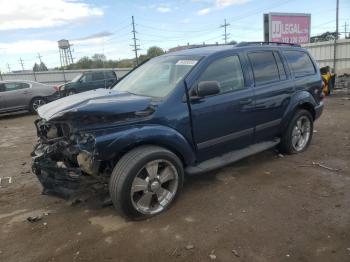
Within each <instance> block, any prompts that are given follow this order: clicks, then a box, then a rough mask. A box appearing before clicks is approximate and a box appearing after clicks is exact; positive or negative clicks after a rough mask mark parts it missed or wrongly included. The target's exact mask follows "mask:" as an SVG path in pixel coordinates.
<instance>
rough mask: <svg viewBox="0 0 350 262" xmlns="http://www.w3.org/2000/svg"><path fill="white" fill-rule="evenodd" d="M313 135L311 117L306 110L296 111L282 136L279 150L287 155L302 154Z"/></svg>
mask: <svg viewBox="0 0 350 262" xmlns="http://www.w3.org/2000/svg"><path fill="white" fill-rule="evenodd" d="M312 134H313V117H312V115H311V114H310V112H309V111H307V110H304V109H302V110H298V111H297V112H296V113H295V115H294V117H293V118H292V120H291V121H290V122H289V125H288V127H287V129H286V131H285V133H284V134H283V137H282V141H281V144H280V149H281V151H282V152H284V153H287V154H295V153H300V152H303V151H305V150H306V149H307V147H308V146H309V144H310V142H311V139H312Z"/></svg>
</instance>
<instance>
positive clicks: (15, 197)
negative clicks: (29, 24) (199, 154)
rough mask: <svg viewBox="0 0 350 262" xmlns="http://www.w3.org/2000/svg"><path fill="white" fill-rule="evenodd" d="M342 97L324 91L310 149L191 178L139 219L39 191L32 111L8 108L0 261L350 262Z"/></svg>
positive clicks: (349, 148) (348, 125)
mask: <svg viewBox="0 0 350 262" xmlns="http://www.w3.org/2000/svg"><path fill="white" fill-rule="evenodd" d="M345 96H349V95H345V94H341V93H338V94H337V95H334V96H333V97H331V98H327V100H326V109H325V112H324V114H323V115H322V117H321V119H320V120H318V121H317V122H316V124H315V133H314V138H313V141H312V144H311V146H310V148H309V149H308V151H306V152H305V153H303V154H299V155H293V156H284V157H280V156H278V154H277V153H276V152H275V151H274V150H271V151H268V152H264V153H261V154H259V155H256V156H253V157H250V158H248V159H245V160H243V161H240V162H238V163H236V164H234V165H232V166H229V167H226V168H224V169H221V170H219V171H217V172H213V173H211V174H206V175H202V176H197V177H190V178H187V180H186V183H185V188H184V190H183V194H182V195H181V197H180V198H179V199H178V201H177V202H176V203H175V205H174V206H173V207H172V208H171V209H170V210H169V211H167V212H166V213H164V214H162V215H159V216H157V217H154V218H152V219H150V220H147V221H142V222H130V221H125V220H124V219H123V218H121V217H120V216H119V214H118V213H117V212H116V211H115V210H114V209H113V207H111V206H109V207H101V206H99V205H97V204H96V203H95V202H94V201H93V200H89V201H87V202H85V203H80V204H77V205H73V206H72V205H70V204H69V203H68V202H66V201H64V200H60V199H56V198H54V197H49V196H45V195H41V187H40V185H39V183H38V181H37V180H36V178H35V177H34V175H33V174H31V173H30V171H29V170H30V161H31V160H30V156H29V153H30V152H31V149H32V146H33V144H34V143H35V140H36V138H35V130H34V126H33V124H32V123H33V120H34V119H35V117H34V116H31V115H27V114H16V115H10V116H2V117H1V118H0V134H1V136H0V170H1V171H0V177H12V183H11V184H8V183H7V182H6V181H3V183H2V187H1V188H0V261H6V262H10V261H13V262H18V261H35V262H38V261H136V260H137V261H210V260H211V259H214V258H215V257H216V261H269V262H270V261H327V262H328V261H350V101H349V100H346V99H345ZM313 162H315V163H323V164H324V165H326V166H328V167H331V168H334V169H339V170H337V171H332V170H328V169H326V168H323V167H320V166H315V165H313V164H312V163H313ZM45 213H46V215H44V216H43V219H42V220H41V221H38V222H35V223H30V222H28V221H26V218H27V217H28V216H30V215H37V214H39V215H40V214H45ZM209 255H211V257H210V256H209Z"/></svg>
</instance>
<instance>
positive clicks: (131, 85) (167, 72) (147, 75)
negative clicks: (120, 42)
mask: <svg viewBox="0 0 350 262" xmlns="http://www.w3.org/2000/svg"><path fill="white" fill-rule="evenodd" d="M198 60H199V57H189V56H163V57H157V58H154V59H152V60H150V61H148V62H147V63H145V64H143V65H142V66H140V67H139V68H137V69H135V70H134V71H133V72H131V73H130V74H129V75H127V76H125V77H124V78H123V79H122V80H121V81H120V82H119V83H117V84H116V85H115V86H114V87H113V89H115V90H119V91H126V92H129V93H132V94H135V95H142V96H151V97H157V98H160V97H164V96H166V95H168V94H169V93H170V92H171V91H172V90H173V89H174V88H175V86H176V85H177V83H179V82H180V81H181V80H182V79H183V78H184V76H185V75H186V74H187V73H188V72H189V71H190V70H191V68H192V67H193V66H194V65H195V64H196V63H197V62H198Z"/></svg>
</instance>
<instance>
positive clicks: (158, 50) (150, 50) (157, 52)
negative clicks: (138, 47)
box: [147, 46, 165, 59]
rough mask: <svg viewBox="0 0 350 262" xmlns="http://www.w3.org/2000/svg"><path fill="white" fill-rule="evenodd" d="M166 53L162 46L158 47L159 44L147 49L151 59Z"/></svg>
mask: <svg viewBox="0 0 350 262" xmlns="http://www.w3.org/2000/svg"><path fill="white" fill-rule="evenodd" d="M164 53H165V52H164V51H163V49H161V48H160V47H158V46H151V47H150V48H148V50H147V57H148V58H149V59H150V58H153V57H156V56H160V55H163V54H164Z"/></svg>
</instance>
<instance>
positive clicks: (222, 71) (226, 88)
mask: <svg viewBox="0 0 350 262" xmlns="http://www.w3.org/2000/svg"><path fill="white" fill-rule="evenodd" d="M201 81H217V82H219V85H220V94H223V93H227V92H232V91H236V90H240V89H243V88H244V77H243V71H242V67H241V63H240V61H239V58H238V56H237V55H232V56H227V57H223V58H219V59H217V60H215V61H213V62H212V63H211V64H210V65H209V66H208V67H207V68H206V69H205V71H204V72H203V73H202V75H201V76H200V77H199V82H201Z"/></svg>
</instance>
